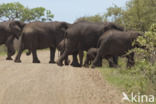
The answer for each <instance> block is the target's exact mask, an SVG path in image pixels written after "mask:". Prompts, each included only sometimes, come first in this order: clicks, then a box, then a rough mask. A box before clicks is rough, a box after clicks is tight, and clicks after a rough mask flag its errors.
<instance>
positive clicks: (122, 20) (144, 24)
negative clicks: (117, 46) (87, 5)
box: [78, 0, 156, 32]
mask: <svg viewBox="0 0 156 104" xmlns="http://www.w3.org/2000/svg"><path fill="white" fill-rule="evenodd" d="M155 11H156V0H129V1H128V2H127V4H126V8H124V9H123V8H121V7H118V6H116V5H114V6H113V7H110V8H108V9H107V12H106V13H104V15H95V16H84V17H81V18H79V19H78V20H88V21H93V22H101V21H102V22H103V21H110V22H115V23H116V24H119V25H121V26H124V28H125V29H126V30H137V31H143V32H145V31H147V30H148V29H149V27H150V26H151V25H152V24H153V23H156V19H155V17H156V12H155Z"/></svg>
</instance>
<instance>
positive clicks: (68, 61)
mask: <svg viewBox="0 0 156 104" xmlns="http://www.w3.org/2000/svg"><path fill="white" fill-rule="evenodd" d="M62 54H63V51H61V52H60V55H62ZM69 63H70V60H69V59H68V57H66V58H65V60H64V64H65V65H69Z"/></svg>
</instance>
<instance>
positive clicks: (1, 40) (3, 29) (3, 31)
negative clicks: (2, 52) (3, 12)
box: [0, 21, 25, 60]
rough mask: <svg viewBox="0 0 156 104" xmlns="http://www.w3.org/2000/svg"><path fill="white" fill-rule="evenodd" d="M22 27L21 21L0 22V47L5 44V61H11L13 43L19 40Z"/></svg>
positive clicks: (13, 51)
mask: <svg viewBox="0 0 156 104" xmlns="http://www.w3.org/2000/svg"><path fill="white" fill-rule="evenodd" d="M24 25H25V23H23V22H21V21H5V22H0V45H2V44H5V45H6V47H7V58H6V60H12V58H11V56H12V55H14V54H15V49H14V46H13V41H14V39H15V38H17V39H18V38H19V35H20V33H21V31H22V29H23V27H24Z"/></svg>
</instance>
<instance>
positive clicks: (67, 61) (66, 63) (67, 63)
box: [64, 56, 70, 65]
mask: <svg viewBox="0 0 156 104" xmlns="http://www.w3.org/2000/svg"><path fill="white" fill-rule="evenodd" d="M69 63H70V60H69V59H68V56H67V57H66V58H65V62H64V64H65V65H69Z"/></svg>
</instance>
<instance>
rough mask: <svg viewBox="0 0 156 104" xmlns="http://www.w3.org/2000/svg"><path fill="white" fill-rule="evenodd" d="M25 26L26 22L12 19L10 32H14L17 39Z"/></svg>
mask: <svg viewBox="0 0 156 104" xmlns="http://www.w3.org/2000/svg"><path fill="white" fill-rule="evenodd" d="M24 26H25V23H23V22H21V21H12V22H10V24H9V28H10V32H11V34H13V35H14V36H15V37H16V38H17V39H18V38H19V37H20V34H21V32H22V30H23V28H24Z"/></svg>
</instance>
